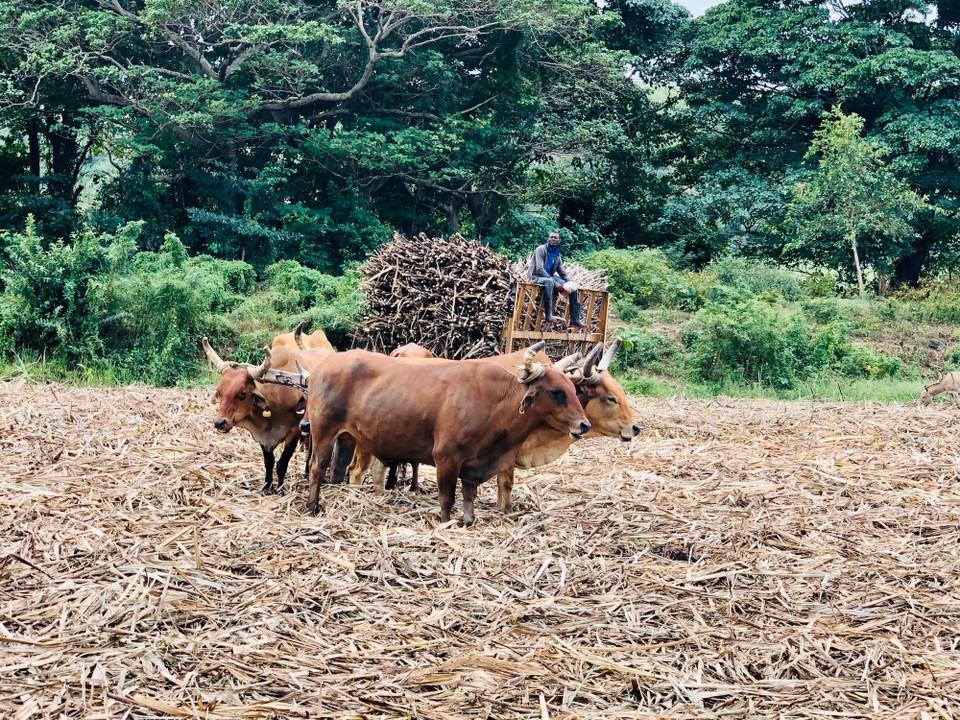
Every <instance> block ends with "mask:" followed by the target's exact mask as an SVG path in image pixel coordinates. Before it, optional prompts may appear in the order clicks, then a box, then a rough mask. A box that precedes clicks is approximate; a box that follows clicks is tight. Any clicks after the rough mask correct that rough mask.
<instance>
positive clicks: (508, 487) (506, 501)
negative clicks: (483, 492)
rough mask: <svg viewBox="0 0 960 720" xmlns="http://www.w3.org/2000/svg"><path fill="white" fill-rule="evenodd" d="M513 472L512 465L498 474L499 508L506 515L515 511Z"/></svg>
mask: <svg viewBox="0 0 960 720" xmlns="http://www.w3.org/2000/svg"><path fill="white" fill-rule="evenodd" d="M513 473H514V468H512V467H510V468H508V469H506V470H504V471H503V472H502V473H500V474H499V475H497V509H498V510H499V511H500V512H502V513H503V514H504V515H509V514H510V513H511V512H513Z"/></svg>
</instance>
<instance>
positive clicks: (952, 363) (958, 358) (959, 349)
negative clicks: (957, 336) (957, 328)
mask: <svg viewBox="0 0 960 720" xmlns="http://www.w3.org/2000/svg"><path fill="white" fill-rule="evenodd" d="M943 363H944V364H943V371H944V372H953V371H954V370H960V345H955V346H954V348H953V350H951V351H950V352H948V353H947V356H946V357H945V358H944V360H943Z"/></svg>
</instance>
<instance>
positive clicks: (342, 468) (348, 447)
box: [330, 433, 357, 484]
mask: <svg viewBox="0 0 960 720" xmlns="http://www.w3.org/2000/svg"><path fill="white" fill-rule="evenodd" d="M356 447H357V443H356V441H355V440H354V439H353V437H351V436H350V435H347V434H346V433H343V434H342V435H340V436H339V437H338V438H337V442H336V445H335V446H334V449H333V465H332V469H331V471H330V472H331V477H330V481H331V482H333V483H337V484H341V483H343V482H344V480H345V478H346V476H347V470H348V469H349V467H350V462H351V461H352V460H353V451H354V449H356Z"/></svg>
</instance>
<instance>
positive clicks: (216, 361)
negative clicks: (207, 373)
mask: <svg viewBox="0 0 960 720" xmlns="http://www.w3.org/2000/svg"><path fill="white" fill-rule="evenodd" d="M200 344H201V345H203V353H204V354H205V355H206V356H207V359H208V360H209V361H210V362H211V363H213V366H214V367H215V368H216V369H217V372H219V373H220V374H221V375H223V374H224V373H225V372H226V371H227V370H229V369H230V368H231V367H233V365H232V364H231V363H228V362H227V361H226V360H224V359H223V358H222V357H220V356H219V355H217V351H216V350H214V349H213V348H212V347H211V346H210V341H209V340H207V338H203V340H201V341H200Z"/></svg>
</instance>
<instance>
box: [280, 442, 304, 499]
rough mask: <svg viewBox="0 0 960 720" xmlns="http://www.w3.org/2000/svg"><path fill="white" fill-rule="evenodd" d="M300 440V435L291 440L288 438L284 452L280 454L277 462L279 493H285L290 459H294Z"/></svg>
mask: <svg viewBox="0 0 960 720" xmlns="http://www.w3.org/2000/svg"><path fill="white" fill-rule="evenodd" d="M299 439H300V436H299V434H297V435H294V436H293V437H291V438H287V441H286V442H285V443H284V445H283V452H282V453H280V459H279V460H278V461H277V492H282V491H283V480H284V478H286V477H287V465H289V464H290V458H292V457H293V453H294V452H296V450H297V441H298V440H299Z"/></svg>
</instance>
